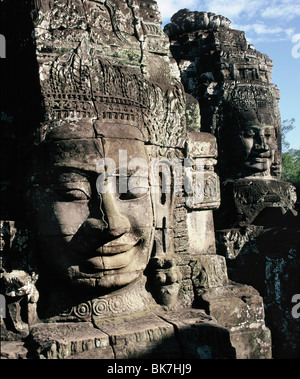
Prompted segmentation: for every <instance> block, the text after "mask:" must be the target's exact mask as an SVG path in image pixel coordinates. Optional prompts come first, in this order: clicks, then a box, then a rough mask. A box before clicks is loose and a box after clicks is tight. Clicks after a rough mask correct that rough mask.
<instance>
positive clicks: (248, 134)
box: [243, 129, 255, 138]
mask: <svg viewBox="0 0 300 379" xmlns="http://www.w3.org/2000/svg"><path fill="white" fill-rule="evenodd" d="M254 135H255V132H254V131H253V130H252V129H246V130H245V131H244V132H243V137H245V138H252V137H253V136H254Z"/></svg>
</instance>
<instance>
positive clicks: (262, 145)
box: [254, 134, 268, 150]
mask: <svg viewBox="0 0 300 379" xmlns="http://www.w3.org/2000/svg"><path fill="white" fill-rule="evenodd" d="M254 147H255V149H256V150H268V145H267V144H266V141H265V138H264V136H263V135H261V134H260V135H258V136H257V138H256V143H255V145H254Z"/></svg>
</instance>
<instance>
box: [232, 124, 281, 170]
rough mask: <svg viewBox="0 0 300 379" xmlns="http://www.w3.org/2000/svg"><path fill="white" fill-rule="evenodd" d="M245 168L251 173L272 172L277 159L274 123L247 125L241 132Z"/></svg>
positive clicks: (241, 147) (242, 156) (242, 157)
mask: <svg viewBox="0 0 300 379" xmlns="http://www.w3.org/2000/svg"><path fill="white" fill-rule="evenodd" d="M239 138H240V149H241V151H240V152H241V157H240V158H241V159H242V162H243V163H242V166H243V168H244V169H245V170H246V171H248V172H249V173H250V174H251V173H263V172H265V173H268V174H270V170H271V165H272V163H273V162H274V161H275V152H276V149H277V146H276V137H275V129H274V127H273V126H272V125H258V126H246V127H244V128H243V129H242V130H241V131H240V134H239Z"/></svg>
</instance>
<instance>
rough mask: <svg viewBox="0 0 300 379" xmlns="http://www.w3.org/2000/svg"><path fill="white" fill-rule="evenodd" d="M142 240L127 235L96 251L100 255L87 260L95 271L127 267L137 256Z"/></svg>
mask: <svg viewBox="0 0 300 379" xmlns="http://www.w3.org/2000/svg"><path fill="white" fill-rule="evenodd" d="M139 242H140V240H139V239H137V238H135V237H134V236H133V235H132V234H128V233H125V234H123V235H122V236H121V237H119V238H117V239H115V240H113V241H110V242H108V243H106V244H104V245H103V246H101V247H99V248H97V249H96V252H97V253H98V254H99V255H97V256H95V257H92V258H89V259H88V260H87V262H88V264H89V265H90V266H91V267H93V268H94V269H99V270H113V269H120V268H123V267H126V266H127V265H128V264H129V263H130V262H131V261H132V259H133V257H134V256H135V254H136V252H137V250H138V245H139Z"/></svg>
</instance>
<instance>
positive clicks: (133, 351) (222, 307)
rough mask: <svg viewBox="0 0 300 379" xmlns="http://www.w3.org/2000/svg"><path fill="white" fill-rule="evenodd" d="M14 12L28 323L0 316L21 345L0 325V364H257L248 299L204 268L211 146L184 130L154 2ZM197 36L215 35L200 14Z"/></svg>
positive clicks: (256, 302)
mask: <svg viewBox="0 0 300 379" xmlns="http://www.w3.org/2000/svg"><path fill="white" fill-rule="evenodd" d="M11 4H12V3H9V4H8V3H7V2H5V4H3V6H4V11H5V12H6V13H5V14H9V10H10V7H11V6H12V5H11ZM18 9H19V8H18ZM19 11H20V12H21V13H22V12H23V13H24V14H26V17H27V16H28V15H30V17H29V19H27V21H28V23H27V24H26V25H23V24H22V23H21V24H20V33H19V35H20V36H22V37H23V36H24V37H23V38H24V41H27V42H26V43H29V42H28V41H31V42H32V45H31V52H33V54H32V55H30V54H29V55H26V54H27V53H25V50H24V46H25V47H26V43H25V42H24V41H23V42H22V38H21V42H22V43H20V45H18V46H19V48H20V51H19V54H21V55H22V54H24V56H25V57H26V63H27V64H28V65H29V66H30V64H31V63H32V62H34V65H32V67H33V69H32V70H33V71H34V73H35V80H36V82H35V83H37V85H36V86H34V87H33V90H32V92H33V94H34V97H33V98H34V99H39V100H40V101H39V102H38V101H37V103H39V107H40V106H41V104H42V108H41V109H40V108H38V107H37V106H36V107H32V108H33V109H35V110H37V109H39V111H40V113H39V114H38V115H35V116H34V117H33V116H32V117H29V113H30V112H29V111H28V110H27V107H25V106H24V107H22V106H20V108H18V112H19V114H21V115H23V117H20V115H19V116H18V117H19V119H18V120H19V122H20V120H21V121H22V123H21V124H22V128H21V127H20V124H19V123H17V122H16V129H17V130H21V129H22V130H23V132H22V133H21V134H20V136H18V138H17V141H18V144H21V146H24V145H26V149H25V150H24V156H22V155H21V153H20V156H21V157H23V160H22V162H23V161H24V162H23V163H24V167H25V168H24V173H22V174H23V175H22V176H21V177H20V178H21V179H24V183H26V188H24V192H26V200H27V201H26V204H28V208H27V210H26V215H27V217H24V215H23V218H24V219H26V220H24V221H26V222H27V224H28V226H29V227H30V229H31V230H32V233H33V236H34V241H35V246H34V248H32V251H34V252H35V255H34V258H35V259H36V260H37V268H38V280H37V277H35V276H34V277H32V276H30V278H31V281H30V286H31V287H30V288H31V290H32V291H31V292H30V294H33V295H34V296H32V297H30V298H29V299H27V298H26V299H25V301H24V303H25V304H24V306H28V304H33V306H32V309H33V312H31V313H30V312H28V315H29V316H28V317H27V318H26V317H24V312H21V311H20V309H19V308H20V307H19V308H18V300H19V299H18V298H17V299H13V301H12V304H13V305H12V306H11V307H10V309H9V316H10V317H11V318H12V319H13V320H14V321H15V325H17V324H18V322H19V321H22V323H25V324H26V327H27V329H28V330H27V332H26V336H25V337H26V338H27V340H26V341H27V343H26V345H20V341H22V339H23V338H24V337H23V336H21V337H20V336H18V335H17V333H15V330H10V325H9V323H8V322H6V320H4V321H3V322H2V321H1V322H2V324H1V327H3V328H4V329H5V331H7V333H6V335H5V336H6V337H5V338H6V341H5V342H8V344H4V350H2V351H3V353H2V354H3V356H4V357H8V358H10V357H12V358H16V357H27V358H62V359H67V358H71V359H72V358H90V357H94V358H130V357H134V358H138V357H141V358H142V357H147V358H149V357H151V358H153V357H160V358H162V357H166V358H182V357H183V358H234V357H236V356H237V357H239V358H245V357H247V358H254V357H264V358H269V357H270V333H269V330H268V329H267V328H266V326H265V324H264V317H263V303H262V299H261V297H260V296H259V294H258V293H257V291H255V290H254V289H253V288H251V287H249V286H243V285H238V284H236V283H231V282H230V281H229V279H228V275H227V267H226V261H225V258H224V257H222V256H219V255H217V254H216V245H215V235H214V226H213V214H212V211H213V209H216V208H218V207H219V206H220V185H219V179H218V175H217V174H216V172H215V171H214V167H215V165H216V163H217V145H216V139H215V137H214V136H212V135H211V134H209V133H207V132H199V130H200V125H199V123H198V121H200V117H198V118H196V119H194V120H191V117H193V115H195V114H196V115H198V116H199V108H198V107H197V104H196V101H195V99H193V98H192V97H189V99H188V101H187V100H186V94H185V91H184V87H183V84H182V82H181V78H180V72H179V70H178V67H177V64H176V62H175V61H174V59H173V58H172V57H171V54H170V51H169V41H168V38H167V36H166V35H165V34H164V33H163V31H162V29H161V25H160V24H161V19H160V15H159V12H158V9H157V4H156V2H155V1H152V0H145V1H144V0H143V1H135V0H133V1H132V0H130V1H129V0H126V1H120V0H110V1H106V0H99V1H98V0H97V1H92V0H89V1H85V2H83V1H79V0H76V1H72V2H70V1H66V0H59V1H58V0H50V1H49V0H47V1H44V0H36V1H35V2H34V5H32V3H31V2H25V3H24V4H23V5H22V7H21V8H20V9H19ZM29 20H31V21H29ZM197 22H199V23H200V24H201V27H202V26H203V27H204V26H205V25H206V24H207V23H208V25H209V27H212V28H213V29H215V28H218V27H222V28H224V30H227V29H228V26H229V22H228V20H227V19H225V18H223V17H221V16H218V17H215V15H213V14H203V15H202V16H201V17H200V18H199V20H198V21H197ZM25 26H26V27H25ZM28 30H30V31H31V33H29V32H28ZM25 31H26V32H25ZM28 35H30V36H31V37H30V38H33V39H28V38H25V37H26V36H28ZM13 36H14V32H13V31H11V37H13ZM12 40H13V38H12ZM8 41H9V43H11V42H10V37H9V38H8ZM12 70H13V69H12ZM12 72H13V71H12ZM212 90H213V89H212ZM21 93H22V92H21ZM20 103H21V101H20ZM197 120H198V121H197ZM191 121H192V122H191ZM27 134H28V135H30V138H27V139H26V141H25V140H23V139H22V138H21V137H22V136H23V135H27ZM22 152H23V150H22ZM25 170H26V172H25ZM25 178H26V181H25ZM21 179H20V181H21ZM20 213H21V212H20ZM19 216H20V217H21V214H19ZM4 263H5V267H4V270H5V274H4V276H3V278H1V279H3V280H2V281H1V283H2V284H3V287H4V289H5V290H7V289H8V286H9V283H10V282H9V275H11V272H10V270H11V268H10V267H9V266H8V261H7V260H5V262H4ZM23 271H24V273H25V279H27V277H26V275H29V274H30V273H31V271H30V270H29V268H26V267H23ZM22 275H23V272H22ZM22 275H21V274H20V276H19V279H20V286H19V287H21V289H22V288H23V287H24V280H25V279H24V278H23V276H22ZM21 279H22V280H21ZM23 279H24V280H23ZM26 288H27V287H26ZM11 292H12V291H10V292H8V293H11ZM15 293H16V292H15ZM19 295H22V296H23V295H24V296H25V295H28V293H27V292H26V293H23V292H22V294H21V293H20V294H19ZM245 299H246V300H245ZM23 300H24V299H23ZM22 306H23V304H22ZM15 309H16V311H15ZM34 312H35V313H34ZM233 313H234V314H235V316H236V317H234V318H232V319H228V317H227V315H228V314H233ZM31 314H32V315H33V316H34V317H33V316H30V315H31ZM249 314H250V315H251V317H248V316H249ZM214 315H216V316H217V318H215V316H214ZM219 320H220V321H219ZM225 324H226V327H224V326H223V325H225ZM12 336H13V337H12ZM252 338H259V340H260V341H261V343H258V344H257V345H256V346H254V347H253V346H252V344H251V339H252ZM11 340H15V343H14V344H13V345H11V344H10V342H11ZM136 341H139V343H138V344H137V343H136ZM249 346H250V347H249Z"/></svg>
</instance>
